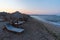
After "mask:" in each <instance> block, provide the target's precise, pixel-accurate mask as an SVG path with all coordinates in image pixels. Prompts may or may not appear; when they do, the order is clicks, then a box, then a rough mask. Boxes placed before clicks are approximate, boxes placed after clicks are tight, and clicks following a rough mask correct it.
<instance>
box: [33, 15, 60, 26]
mask: <svg viewBox="0 0 60 40" xmlns="http://www.w3.org/2000/svg"><path fill="white" fill-rule="evenodd" d="M32 17H35V18H37V19H41V20H44V21H49V22H51V23H53V24H55V25H60V16H58V15H33V16H32Z"/></svg>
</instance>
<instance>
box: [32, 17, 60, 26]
mask: <svg viewBox="0 0 60 40" xmlns="http://www.w3.org/2000/svg"><path fill="white" fill-rule="evenodd" d="M31 17H33V18H36V19H38V20H40V21H42V22H45V23H49V24H53V25H55V26H59V27H60V24H59V23H55V22H51V21H46V20H44V19H42V18H39V17H38V16H31Z"/></svg>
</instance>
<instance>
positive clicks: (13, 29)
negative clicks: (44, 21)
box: [5, 24, 24, 33]
mask: <svg viewBox="0 0 60 40" xmlns="http://www.w3.org/2000/svg"><path fill="white" fill-rule="evenodd" d="M5 28H6V29H7V30H9V31H12V32H17V33H21V32H23V31H24V29H22V28H16V27H14V26H12V25H10V24H6V25H5Z"/></svg>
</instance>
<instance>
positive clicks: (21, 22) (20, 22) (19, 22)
mask: <svg viewBox="0 0 60 40" xmlns="http://www.w3.org/2000/svg"><path fill="white" fill-rule="evenodd" d="M24 22H25V21H18V23H14V24H23V23H24Z"/></svg>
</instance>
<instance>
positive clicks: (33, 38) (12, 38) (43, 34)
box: [0, 18, 56, 40]
mask: <svg viewBox="0 0 60 40" xmlns="http://www.w3.org/2000/svg"><path fill="white" fill-rule="evenodd" d="M5 23H7V22H0V40H55V39H56V38H55V37H54V36H53V35H52V34H50V33H48V32H47V30H46V28H45V25H44V24H43V23H42V22H40V21H38V20H36V19H34V18H29V19H28V21H27V22H26V23H25V24H23V25H21V26H22V27H23V28H24V29H25V31H24V33H22V34H20V35H17V34H15V33H12V32H7V31H4V30H2V28H3V27H4V24H5Z"/></svg>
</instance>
